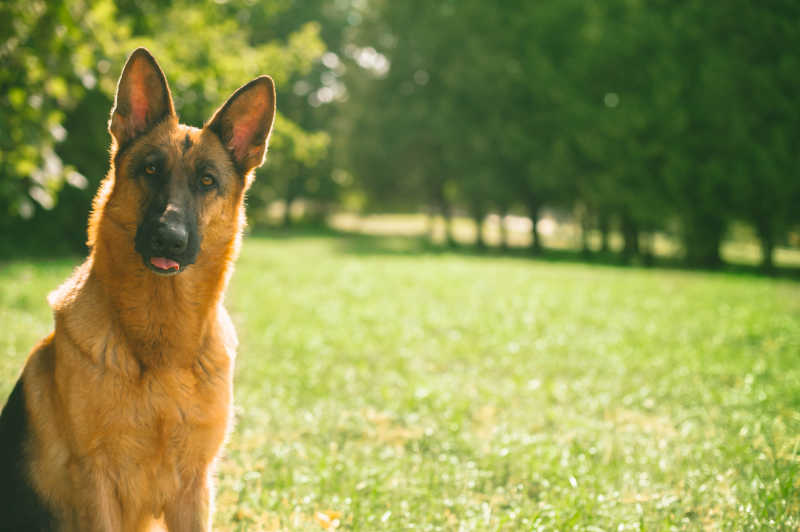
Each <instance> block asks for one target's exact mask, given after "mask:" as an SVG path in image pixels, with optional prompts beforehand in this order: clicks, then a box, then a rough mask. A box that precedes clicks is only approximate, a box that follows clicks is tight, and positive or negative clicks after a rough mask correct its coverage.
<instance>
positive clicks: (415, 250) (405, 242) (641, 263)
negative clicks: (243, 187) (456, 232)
mask: <svg viewBox="0 0 800 532" xmlns="http://www.w3.org/2000/svg"><path fill="white" fill-rule="evenodd" d="M250 234H251V235H252V236H254V237H257V238H267V239H274V240H278V239H302V238H331V239H336V240H337V243H336V244H337V247H338V249H339V250H340V251H341V252H342V253H348V254H352V255H361V256H379V255H384V256H404V257H419V256H435V255H459V256H463V257H470V258H482V257H498V258H499V257H502V258H511V259H519V260H533V261H540V262H548V263H565V264H585V265H598V266H607V267H613V268H630V269H643V270H659V269H660V270H682V271H699V272H706V273H716V274H727V275H736V276H751V277H762V278H781V279H792V280H800V267H776V268H775V269H774V270H773V271H772V272H764V271H763V270H762V269H761V268H760V267H758V266H755V265H748V264H730V263H725V264H723V265H721V266H720V267H718V268H692V267H688V266H687V265H686V264H685V263H684V262H683V261H681V260H680V259H678V258H671V257H658V256H657V257H652V259H651V262H650V263H649V264H648V263H646V262H645V260H644V259H643V258H642V257H638V256H637V257H634V258H632V259H631V260H630V261H627V262H626V261H625V260H623V257H622V256H621V255H620V254H618V253H613V252H597V251H593V252H591V253H589V254H586V253H583V252H581V251H580V250H571V249H553V248H545V249H542V251H541V252H540V253H538V254H535V253H533V252H532V250H531V249H529V248H520V247H507V248H501V247H496V246H488V247H486V248H483V249H479V248H477V247H475V246H473V245H471V244H460V243H459V244H454V245H451V246H448V245H445V244H437V243H433V242H431V241H430V240H429V239H428V238H427V237H426V236H405V235H368V234H363V233H358V232H349V231H341V230H338V229H334V228H332V227H329V226H316V225H301V226H298V227H292V228H288V229H287V228H265V227H257V228H255V229H253V231H251V233H250Z"/></svg>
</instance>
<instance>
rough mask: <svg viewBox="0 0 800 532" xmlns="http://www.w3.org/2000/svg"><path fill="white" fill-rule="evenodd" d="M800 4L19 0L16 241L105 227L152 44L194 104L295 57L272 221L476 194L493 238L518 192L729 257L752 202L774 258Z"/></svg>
mask: <svg viewBox="0 0 800 532" xmlns="http://www.w3.org/2000/svg"><path fill="white" fill-rule="evenodd" d="M798 20H800V4H797V3H796V2H793V1H790V0H773V1H770V2H767V3H762V4H754V3H752V2H746V1H744V0H732V1H730V2H724V3H713V2H711V3H710V2H703V1H700V0H681V1H679V2H675V1H668V0H654V1H649V2H643V1H640V0H608V1H606V2H601V3H597V2H584V1H580V0H562V1H559V2H523V1H519V2H503V3H501V4H494V3H487V2H481V1H479V0H459V1H452V0H438V1H422V0H409V1H406V2H392V1H390V0H334V1H322V0H312V1H308V2H290V1H289V0H264V1H255V0H228V1H219V2H214V3H208V4H197V3H192V2H188V1H181V0H173V1H168V2H156V1H154V0H153V1H146V0H143V1H136V2H134V1H131V0H125V1H120V2H111V1H107V0H101V1H96V2H91V3H83V2H64V1H58V0H52V1H44V0H42V1H38V2H37V1H25V2H22V1H19V2H14V1H12V2H6V3H4V4H3V5H2V6H0V37H2V38H1V39H0V67H1V68H0V87H1V88H2V89H1V90H0V98H2V106H1V107H0V231H2V233H3V234H4V235H9V236H7V237H6V238H4V243H3V245H2V246H0V251H2V252H5V253H12V252H14V250H15V249H17V246H18V245H19V242H20V241H21V240H24V241H26V242H29V243H30V244H31V246H33V247H34V248H35V247H42V246H44V247H45V248H46V249H48V250H53V248H54V246H56V247H61V248H64V249H71V250H80V249H81V248H82V246H83V240H84V235H85V230H84V227H85V218H86V212H87V210H88V205H89V201H90V198H91V195H92V194H93V192H94V189H95V188H96V185H97V183H98V182H99V180H100V179H101V177H102V176H103V174H104V172H105V171H106V169H107V164H108V160H107V159H108V156H107V146H108V136H107V132H106V121H107V117H108V112H109V109H110V106H111V99H112V97H113V90H114V85H115V83H116V79H117V76H118V74H119V71H120V69H121V67H122V64H123V62H124V59H125V57H126V55H127V54H128V53H129V52H130V50H132V49H133V48H135V47H136V46H141V45H144V46H147V47H149V48H150V49H151V50H152V51H153V53H154V54H155V55H156V57H157V58H158V59H159V61H160V62H161V64H162V66H163V68H164V70H165V71H166V73H167V76H168V78H169V81H170V83H171V86H172V88H173V93H174V96H175V103H176V107H177V109H178V112H179V114H180V115H181V117H182V119H183V121H184V122H186V123H189V124H194V125H200V124H201V123H202V121H203V120H204V119H205V118H207V117H208V116H210V114H211V112H213V110H214V109H215V108H216V106H218V105H219V104H221V103H222V102H223V101H224V99H225V98H226V97H227V95H228V94H230V92H232V91H233V90H234V89H235V88H236V87H237V86H238V85H240V84H242V83H244V82H245V81H247V80H249V79H251V78H253V77H254V76H256V75H258V74H261V73H269V74H271V75H272V76H273V78H274V79H275V81H276V83H277V87H278V108H279V113H280V114H279V117H278V121H277V123H276V128H275V133H274V135H273V140H272V144H271V149H270V156H269V161H270V162H269V164H268V165H266V166H265V167H264V168H262V169H261V170H260V171H259V172H260V174H261V175H260V177H259V179H257V181H256V185H255V187H254V189H253V191H252V194H251V201H250V206H251V209H250V213H251V215H252V216H253V219H254V222H255V223H259V222H261V221H264V220H267V219H269V218H270V216H271V218H272V219H274V218H276V217H277V219H279V222H280V223H281V224H284V225H288V224H291V223H292V220H293V218H292V216H291V212H292V210H293V206H294V205H295V204H297V202H301V203H302V204H303V205H304V206H305V207H306V212H307V214H308V215H309V216H310V217H312V218H315V219H317V220H324V219H325V217H326V216H328V215H329V214H330V213H331V212H333V211H335V210H354V209H356V210H362V211H370V212H375V211H391V212H424V213H429V214H435V215H440V216H442V217H443V219H444V220H445V224H446V227H447V229H446V235H447V238H446V241H447V242H450V243H452V242H454V241H455V236H454V233H453V229H452V228H453V223H452V219H453V218H454V216H456V215H462V216H467V217H469V218H471V219H473V220H474V221H475V223H476V225H477V227H478V229H479V230H478V231H477V238H476V240H475V244H476V245H477V246H485V245H486V243H485V241H484V239H483V238H482V235H483V232H482V231H481V230H480V228H481V227H482V225H483V222H484V221H485V220H486V219H487V216H489V215H490V214H496V215H499V216H500V220H501V222H502V220H504V219H505V216H506V215H508V214H516V215H524V216H527V218H529V219H530V221H531V223H530V224H529V227H530V231H531V237H530V239H529V242H530V247H531V251H532V252H534V253H538V252H540V251H541V250H542V247H543V245H542V239H541V238H540V236H539V234H538V231H537V229H538V228H539V226H540V223H539V222H540V220H541V218H542V216H543V214H544V213H545V212H550V213H557V214H558V215H559V217H561V218H562V219H567V220H570V221H571V222H572V223H573V224H574V226H575V227H577V228H578V230H579V232H580V233H581V235H582V236H581V238H580V241H581V243H582V244H581V246H582V247H583V249H584V252H586V253H590V252H593V251H600V252H603V253H607V252H608V251H609V249H610V248H611V245H610V241H611V236H612V235H619V236H620V237H621V240H622V245H621V248H620V251H621V256H622V257H623V258H624V259H625V260H642V261H643V262H645V263H647V262H649V261H650V260H652V254H653V242H654V238H655V236H656V235H669V236H671V237H672V238H673V239H675V240H677V241H678V242H679V243H680V247H681V250H682V254H683V256H684V258H685V260H686V261H687V262H688V263H689V264H691V265H694V266H711V267H713V266H718V265H719V264H720V263H721V255H720V246H721V243H722V242H723V240H724V239H725V238H726V235H727V234H728V233H729V231H730V228H731V226H732V224H734V223H736V224H746V225H748V226H749V227H751V228H752V230H753V232H754V234H755V235H756V237H757V239H758V240H759V242H760V246H761V250H762V263H763V266H764V268H766V269H770V268H772V266H773V255H774V249H775V247H776V246H777V245H778V244H781V243H786V242H787V239H788V238H789V235H790V234H792V231H795V234H796V231H797V228H798V225H799V224H800V208H798V205H799V204H800V175H798V172H800V170H798V169H800V160H798V159H799V158H800V155H798V153H800V150H798V148H797V143H798V139H799V138H800V105H798V102H797V98H796V96H795V92H796V87H797V85H798V81H800V25H798V24H797V21H798ZM276 205H278V206H282V211H280V212H278V213H277V214H275V213H274V212H273V211H274V207H275V206H276ZM270 213H271V214H270ZM501 225H502V223H501ZM590 232H591V233H592V234H595V233H596V234H599V235H600V241H599V245H593V244H591V243H590V240H589V238H588V235H589V234H590ZM503 234H505V233H503ZM10 235H14V237H13V238H11V237H10ZM504 238H505V237H503V239H504ZM503 242H505V240H503Z"/></svg>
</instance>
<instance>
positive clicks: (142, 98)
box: [108, 48, 175, 147]
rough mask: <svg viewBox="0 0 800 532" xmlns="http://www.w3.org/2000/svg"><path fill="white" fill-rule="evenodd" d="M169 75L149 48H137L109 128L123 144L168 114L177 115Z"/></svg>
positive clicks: (123, 78)
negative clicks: (165, 75) (163, 70)
mask: <svg viewBox="0 0 800 532" xmlns="http://www.w3.org/2000/svg"><path fill="white" fill-rule="evenodd" d="M174 115H175V108H174V107H173V105H172V95H171V94H170V92H169V86H168V85H167V78H165V77H164V73H163V72H162V71H161V67H159V66H158V63H156V60H155V58H154V57H153V56H152V55H151V54H150V52H148V51H147V49H145V48H137V49H136V50H134V51H133V53H132V54H131V56H130V57H129V58H128V62H127V63H125V68H123V69H122V75H121V76H120V78H119V83H118V84H117V96H116V98H115V99H114V108H113V109H112V110H111V120H110V121H109V123H108V130H109V131H110V132H111V134H112V135H113V136H114V138H115V139H116V141H117V146H119V147H122V146H124V145H125V144H127V143H128V142H130V141H131V140H133V139H134V138H136V137H137V136H138V135H141V134H142V133H144V132H145V131H147V130H149V129H150V128H151V127H153V126H154V125H156V124H158V123H159V122H160V121H161V120H163V119H164V118H165V117H167V116H174Z"/></svg>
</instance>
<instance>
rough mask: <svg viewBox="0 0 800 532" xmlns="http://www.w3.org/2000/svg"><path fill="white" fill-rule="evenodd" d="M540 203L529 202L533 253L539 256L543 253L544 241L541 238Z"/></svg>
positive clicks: (531, 248)
mask: <svg viewBox="0 0 800 532" xmlns="http://www.w3.org/2000/svg"><path fill="white" fill-rule="evenodd" d="M539 210H540V206H539V203H538V202H536V201H532V200H531V201H529V202H528V216H529V217H530V219H531V237H532V240H531V247H530V250H531V253H533V254H534V255H539V254H541V253H542V241H541V238H540V236H539V227H538V226H539Z"/></svg>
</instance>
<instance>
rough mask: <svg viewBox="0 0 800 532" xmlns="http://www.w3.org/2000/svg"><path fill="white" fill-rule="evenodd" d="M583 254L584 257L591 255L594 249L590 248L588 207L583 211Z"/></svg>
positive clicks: (581, 222)
mask: <svg viewBox="0 0 800 532" xmlns="http://www.w3.org/2000/svg"><path fill="white" fill-rule="evenodd" d="M580 226H581V255H583V256H584V257H589V256H590V255H591V254H592V250H591V249H590V248H589V211H588V210H587V209H583V212H582V213H581V220H580Z"/></svg>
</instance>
